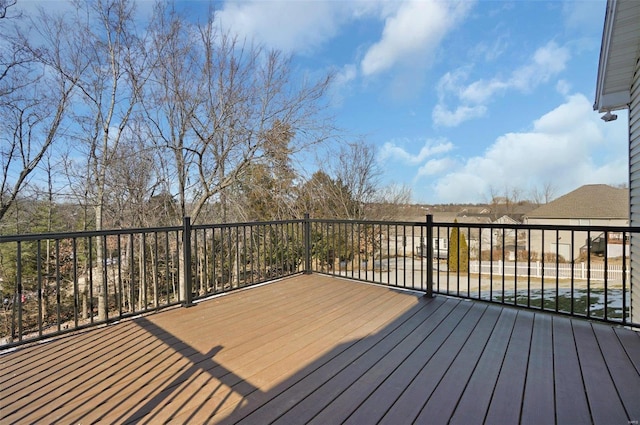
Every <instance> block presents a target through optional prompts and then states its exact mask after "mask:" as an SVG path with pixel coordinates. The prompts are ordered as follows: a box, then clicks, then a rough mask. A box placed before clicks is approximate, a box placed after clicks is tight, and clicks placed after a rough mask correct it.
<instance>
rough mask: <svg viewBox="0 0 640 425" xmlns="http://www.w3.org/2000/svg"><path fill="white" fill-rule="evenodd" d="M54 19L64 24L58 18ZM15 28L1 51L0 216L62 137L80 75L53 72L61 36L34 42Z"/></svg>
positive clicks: (57, 61)
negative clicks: (32, 43)
mask: <svg viewBox="0 0 640 425" xmlns="http://www.w3.org/2000/svg"><path fill="white" fill-rule="evenodd" d="M49 22H50V23H52V26H55V27H56V30H58V29H59V24H60V23H59V22H57V23H54V22H53V21H49ZM13 28H14V33H13V36H12V37H10V38H8V39H6V40H5V42H6V43H9V46H10V48H9V49H8V53H7V54H6V55H4V53H0V61H1V62H2V64H1V65H0V66H2V69H1V70H0V72H1V74H0V167H1V174H0V220H2V218H3V217H4V215H5V214H6V213H7V211H8V209H9V208H10V207H11V205H12V203H13V202H15V200H16V198H17V196H18V194H19V192H20V191H21V190H22V189H23V188H24V187H25V185H26V184H27V183H28V180H29V177H30V175H31V174H32V173H33V172H34V170H36V168H37V167H38V165H39V163H40V162H41V160H42V159H43V158H44V157H45V155H46V153H47V152H48V150H49V149H50V148H51V146H52V145H53V143H54V142H55V141H56V140H57V139H58V138H59V137H60V132H61V128H62V126H63V121H64V120H65V119H66V118H67V116H68V115H69V108H70V103H71V96H72V92H73V90H74V82H75V79H76V78H77V74H72V73H70V74H68V75H61V74H59V73H56V72H52V70H53V69H55V68H56V67H59V66H60V65H61V64H60V60H61V57H60V53H61V49H62V46H61V45H59V44H57V42H56V41H54V40H50V41H51V43H50V44H49V45H46V46H39V47H34V46H32V45H30V43H29V41H28V35H23V34H21V33H20V32H19V31H18V27H17V26H14V27H13ZM50 29H53V28H50ZM38 30H39V31H46V30H47V27H46V26H44V27H38Z"/></svg>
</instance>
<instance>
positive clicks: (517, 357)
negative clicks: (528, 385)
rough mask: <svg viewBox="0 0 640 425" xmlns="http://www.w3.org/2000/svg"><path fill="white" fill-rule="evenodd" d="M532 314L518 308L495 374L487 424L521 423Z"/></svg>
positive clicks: (532, 321)
mask: <svg viewBox="0 0 640 425" xmlns="http://www.w3.org/2000/svg"><path fill="white" fill-rule="evenodd" d="M534 317H535V316H534V314H533V313H531V312H528V311H519V312H518V316H517V318H516V322H515V325H514V328H513V333H512V334H511V338H510V340H509V346H508V347H507V352H506V354H505V357H504V361H503V363H502V368H501V369H500V375H498V381H497V383H496V387H495V390H494V392H493V396H492V397H491V404H490V405H489V410H488V412H487V416H486V421H487V423H490V424H495V423H510V424H515V423H518V422H520V410H521V407H522V398H523V396H524V387H525V382H526V376H527V367H528V364H529V347H530V344H531V333H532V331H533V323H534V320H533V319H534Z"/></svg>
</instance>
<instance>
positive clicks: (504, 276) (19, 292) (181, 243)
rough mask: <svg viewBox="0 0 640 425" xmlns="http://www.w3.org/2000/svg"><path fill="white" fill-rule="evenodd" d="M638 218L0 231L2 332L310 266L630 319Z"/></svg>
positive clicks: (104, 319) (5, 339)
mask: <svg viewBox="0 0 640 425" xmlns="http://www.w3.org/2000/svg"><path fill="white" fill-rule="evenodd" d="M639 232H640V228H631V227H605V226H542V225H535V226H534V225H521V224H467V223H434V222H433V218H432V217H431V216H427V217H426V220H425V221H424V222H391V221H355V220H318V219H309V218H308V216H305V218H304V219H302V220H290V221H277V222H259V223H234V224H218V225H192V224H191V222H190V220H189V219H188V218H185V220H184V223H183V225H182V226H176V227H166V228H149V229H126V230H109V231H95V232H77V233H61V234H44V235H20V236H0V279H1V280H0V285H1V288H2V292H3V304H2V311H1V312H0V338H1V341H0V346H2V347H3V348H6V347H10V346H13V345H17V344H22V343H25V342H29V341H34V340H38V339H43V338H45V337H49V336H52V335H57V334H61V333H64V332H69V331H71V330H76V329H81V328H84V327H87V326H94V325H98V324H104V323H109V322H113V321H117V320H120V319H122V318H125V317H130V316H133V315H138V314H141V313H146V312H150V311H155V310H158V309H161V308H165V307H168V306H175V305H184V306H190V305H193V303H194V301H197V300H199V299H204V298H207V297H210V296H212V295H216V294H220V293H225V292H229V291H233V290H237V289H241V288H245V287H249V286H253V285H257V284H261V283H264V282H269V281H272V280H274V279H278V278H281V277H285V276H291V275H294V274H297V273H311V272H315V273H322V274H328V275H334V276H341V277H345V278H349V279H354V280H360V281H366V282H372V283H376V284H379V285H387V286H391V287H396V288H404V289H410V290H416V291H421V292H424V293H425V294H426V295H427V296H431V295H432V294H433V293H437V294H444V295H451V296H456V297H463V298H469V299H475V300H482V301H488V302H493V303H499V304H504V305H513V306H517V307H524V308H529V309H534V310H541V311H549V312H554V313H559V314H567V315H572V316H579V317H584V318H587V319H592V320H599V321H605V322H611V323H616V324H621V325H627V326H635V327H639V326H640V325H639V324H638V323H637V322H638V321H637V320H636V321H635V322H634V320H632V316H631V309H630V305H631V288H632V285H631V267H630V242H631V240H632V239H633V238H635V237H637V234H638V233H639ZM186 248H188V249H186Z"/></svg>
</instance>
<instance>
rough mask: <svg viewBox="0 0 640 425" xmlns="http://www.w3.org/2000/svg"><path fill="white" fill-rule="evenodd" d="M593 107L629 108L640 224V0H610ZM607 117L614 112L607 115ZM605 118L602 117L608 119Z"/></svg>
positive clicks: (635, 251) (638, 309) (637, 256)
mask: <svg viewBox="0 0 640 425" xmlns="http://www.w3.org/2000/svg"><path fill="white" fill-rule="evenodd" d="M593 108H594V109H595V110H597V111H598V112H605V113H609V114H610V113H611V111H616V110H620V109H629V121H628V127H629V188H630V193H629V198H628V199H627V202H628V204H627V205H628V208H629V210H630V211H631V213H630V220H631V226H634V227H635V226H640V1H638V0H608V1H607V11H606V15H605V19H604V30H603V33H602V45H601V48H600V62H599V64H598V80H597V82H596V95H595V103H594V105H593ZM605 117H606V118H607V119H610V118H612V117H611V115H605ZM605 117H603V118H605ZM631 320H632V321H633V322H635V323H640V236H632V238H631Z"/></svg>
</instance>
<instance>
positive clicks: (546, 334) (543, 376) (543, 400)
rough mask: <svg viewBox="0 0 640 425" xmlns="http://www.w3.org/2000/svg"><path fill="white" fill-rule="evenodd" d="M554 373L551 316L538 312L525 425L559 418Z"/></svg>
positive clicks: (530, 360) (526, 393)
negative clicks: (557, 416)
mask: <svg viewBox="0 0 640 425" xmlns="http://www.w3.org/2000/svg"><path fill="white" fill-rule="evenodd" d="M553 372H554V371H553V334H552V323H551V316H550V315H547V314H536V316H535V321H534V324H533V335H532V338H531V350H530V353H529V366H528V369H527V380H526V384H525V389H524V400H523V403H522V415H521V417H520V422H521V423H522V424H525V425H526V424H532V425H538V424H549V423H553V422H554V421H555V406H554V404H555V400H554V393H553V392H554V377H553Z"/></svg>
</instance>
